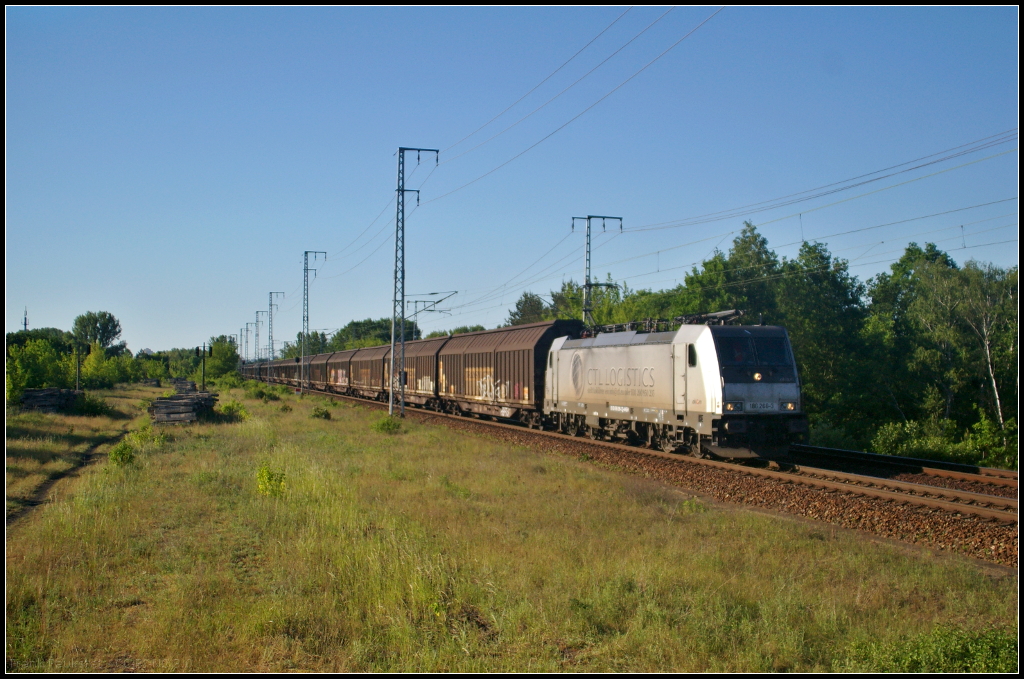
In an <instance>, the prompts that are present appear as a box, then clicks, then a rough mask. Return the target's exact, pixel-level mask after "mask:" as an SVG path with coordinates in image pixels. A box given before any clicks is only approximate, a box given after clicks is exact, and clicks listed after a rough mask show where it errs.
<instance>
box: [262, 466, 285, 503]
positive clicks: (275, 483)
mask: <svg viewBox="0 0 1024 679" xmlns="http://www.w3.org/2000/svg"><path fill="white" fill-rule="evenodd" d="M256 491H257V492H258V493H259V494H260V495H270V496H271V497H280V496H281V495H284V472H283V471H277V470H274V469H271V467H270V465H269V464H268V463H266V462H264V463H263V464H261V465H260V468H259V470H258V471H257V472H256Z"/></svg>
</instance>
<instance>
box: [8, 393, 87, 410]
mask: <svg viewBox="0 0 1024 679" xmlns="http://www.w3.org/2000/svg"><path fill="white" fill-rule="evenodd" d="M81 393H82V392H80V391H75V390H74V389H26V390H25V392H24V393H23V394H22V395H21V407H22V409H23V410H39V411H41V412H44V413H55V412H57V411H58V410H70V409H71V407H72V406H73V405H74V404H75V399H76V398H78V396H79V394H81Z"/></svg>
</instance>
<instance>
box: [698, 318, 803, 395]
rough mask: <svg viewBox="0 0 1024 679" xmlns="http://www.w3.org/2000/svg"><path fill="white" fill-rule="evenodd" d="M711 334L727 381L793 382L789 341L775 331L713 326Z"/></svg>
mask: <svg viewBox="0 0 1024 679" xmlns="http://www.w3.org/2000/svg"><path fill="white" fill-rule="evenodd" d="M766 330H768V332H765V331H766ZM716 331H717V332H716ZM712 333H713V335H714V338H715V349H717V351H718V363H719V365H720V366H721V369H722V377H723V378H724V379H725V381H726V382H795V381H796V369H795V367H794V366H793V359H792V353H791V352H790V350H789V341H788V340H787V339H786V337H785V335H781V334H778V333H779V331H778V330H775V331H774V332H772V331H770V330H769V329H767V328H765V329H761V328H757V329H754V328H751V330H749V331H748V330H739V329H738V328H729V329H725V328H723V329H722V330H718V329H717V328H713V329H712Z"/></svg>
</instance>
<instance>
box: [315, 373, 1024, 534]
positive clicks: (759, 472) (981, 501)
mask: <svg viewBox="0 0 1024 679" xmlns="http://www.w3.org/2000/svg"><path fill="white" fill-rule="evenodd" d="M308 391H310V392H311V393H316V394H319V395H322V396H328V397H331V398H335V399H339V400H344V401H350V402H353V403H360V404H363V405H374V406H377V407H379V408H384V407H385V406H384V405H383V404H382V403H379V402H377V401H370V400H366V399H361V398H355V397H350V396H343V395H340V394H334V393H331V392H325V391H318V390H308ZM406 412H407V413H408V414H410V415H413V416H416V417H419V418H427V419H432V418H439V419H448V420H452V421H455V422H460V423H473V424H479V425H483V426H486V427H490V428H494V429H499V430H506V431H513V432H515V433H516V434H517V435H519V436H526V437H537V438H541V439H547V440H557V441H562V442H570V441H571V442H572V443H573V444H574V445H577V446H590V447H595V448H600V449H603V450H606V451H622V452H626V451H628V452H630V453H634V454H642V455H645V456H650V457H655V458H660V459H663V460H670V461H672V462H674V463H676V464H683V465H703V466H705V467H712V468H717V469H721V470H727V471H728V472H730V473H733V474H741V475H747V476H756V477H764V478H771V479H774V480H776V481H780V482H782V483H784V484H796V485H802V486H806V487H810V488H817V489H821V490H825V491H828V492H839V493H847V494H851V495H859V496H862V497H865V498H872V499H875V500H881V501H883V502H887V503H895V504H897V505H910V506H918V507H926V508H929V509H937V510H941V511H944V512H949V513H952V514H967V515H973V516H976V517H979V518H981V519H985V520H989V521H997V522H1000V523H1005V524H1014V525H1016V524H1017V522H1018V519H1017V499H1016V497H1012V498H1010V497H1002V496H999V495H992V494H987V493H979V492H974V491H970V490H962V489H957V488H947V487H942V486H937V485H929V484H924V483H912V482H907V481H901V480H894V479H889V478H883V477H880V476H876V475H870V474H852V473H848V472H842V471H836V470H831V469H823V468H818V467H808V466H804V465H800V464H794V465H783V466H780V467H779V468H778V469H767V468H760V467H754V466H747V465H739V464H736V463H732V462H721V461H718V460H708V459H698V458H695V457H689V456H683V455H676V454H672V453H665V452H662V451H659V450H651V449H648V448H641V447H637V446H629V445H625V444H621V443H614V442H611V441H601V440H592V439H590V438H585V437H573V436H567V435H565V434H560V433H557V432H552V431H545V430H540V429H532V428H527V427H525V426H522V425H514V424H506V423H504V422H496V421H493V420H487V419H477V418H466V417H462V416H458V415H451V414H448V413H439V412H435V411H431V410H420V409H417V408H408V409H407V410H406ZM798 448H799V449H800V452H801V453H804V452H806V450H805V449H810V450H812V451H820V450H822V449H813V448H811V447H810V446H799V447H798ZM841 452H844V453H848V454H853V455H860V456H868V457H861V458H859V459H858V461H859V462H863V461H864V460H868V459H870V460H874V458H877V457H880V458H886V456H876V455H873V454H871V453H859V452H857V451H841ZM847 459H850V458H847ZM894 460H896V461H894ZM894 460H889V459H887V458H886V459H885V460H884V461H886V462H889V463H890V464H892V465H896V466H899V465H903V466H905V467H911V468H913V469H916V470H922V469H927V470H928V472H931V473H932V474H933V475H935V476H937V477H941V478H949V475H950V474H952V475H960V476H958V477H957V478H966V475H973V476H975V477H983V478H985V479H986V480H987V481H988V480H992V479H995V480H996V484H997V485H999V486H1000V487H1009V486H1010V484H1012V488H1013V489H1014V491H1015V490H1016V473H1015V472H1005V471H1004V470H995V469H993V470H989V469H987V468H978V467H974V468H973V469H982V470H985V472H993V473H974V472H967V471H962V470H952V469H948V468H946V469H942V468H938V467H922V466H921V465H920V463H921V462H924V461H922V460H912V459H909V458H894ZM928 462H931V461H928ZM942 464H944V465H945V466H947V467H948V466H958V467H966V465H951V463H942ZM928 472H924V473H926V474H928ZM1011 475H1012V477H1013V478H1011ZM1014 495H1016V493H1014Z"/></svg>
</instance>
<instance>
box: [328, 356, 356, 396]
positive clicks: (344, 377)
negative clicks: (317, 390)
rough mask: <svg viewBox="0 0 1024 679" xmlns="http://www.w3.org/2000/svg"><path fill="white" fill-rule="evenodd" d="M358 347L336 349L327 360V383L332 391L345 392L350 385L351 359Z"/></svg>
mask: <svg viewBox="0 0 1024 679" xmlns="http://www.w3.org/2000/svg"><path fill="white" fill-rule="evenodd" d="M358 351H359V350H358V349H348V350H346V351H336V352H334V353H333V354H332V355H331V358H330V359H329V360H328V361H327V385H328V388H329V389H331V390H332V391H337V392H342V393H344V392H346V391H347V390H348V388H349V387H350V386H351V361H352V357H353V356H355V355H356V352H358Z"/></svg>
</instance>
